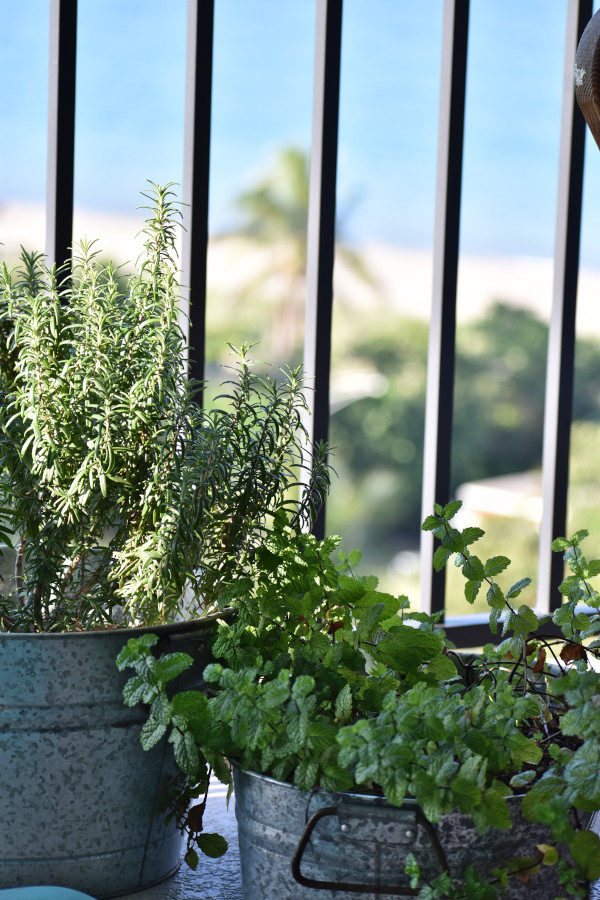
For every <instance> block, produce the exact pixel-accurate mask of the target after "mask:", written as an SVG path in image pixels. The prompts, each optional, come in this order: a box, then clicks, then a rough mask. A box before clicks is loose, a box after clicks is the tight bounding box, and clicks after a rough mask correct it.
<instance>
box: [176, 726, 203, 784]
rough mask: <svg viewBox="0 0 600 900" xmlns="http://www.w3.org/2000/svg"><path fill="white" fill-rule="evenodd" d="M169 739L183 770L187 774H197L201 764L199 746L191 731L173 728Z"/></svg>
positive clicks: (177, 761)
mask: <svg viewBox="0 0 600 900" xmlns="http://www.w3.org/2000/svg"><path fill="white" fill-rule="evenodd" d="M169 741H170V742H171V743H172V744H173V753H174V755H175V762H176V763H177V765H178V766H179V768H180V769H181V771H182V772H185V774H186V775H196V774H197V772H198V768H199V765H200V758H199V756H198V748H197V747H196V742H195V741H194V738H193V737H192V735H191V733H190V732H189V731H178V730H177V729H175V728H174V729H173V730H172V731H171V734H170V736H169Z"/></svg>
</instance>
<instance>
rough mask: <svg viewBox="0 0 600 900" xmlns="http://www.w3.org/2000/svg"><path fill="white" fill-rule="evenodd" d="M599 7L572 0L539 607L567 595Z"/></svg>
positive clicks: (551, 337)
mask: <svg viewBox="0 0 600 900" xmlns="http://www.w3.org/2000/svg"><path fill="white" fill-rule="evenodd" d="M592 11H593V2H592V0H569V5H568V10H567V33H566V45H565V70H564V85H563V101H562V123H561V139H560V158H559V181H558V201H557V216H556V238H555V249H554V284H553V297H552V314H551V317H550V332H549V336H548V364H547V373H546V399H545V412H544V449H543V464H542V499H543V512H542V523H541V528H540V550H539V569H538V599H537V607H538V610H539V611H542V612H543V611H548V610H552V609H555V608H556V607H557V606H559V605H560V603H561V600H562V597H561V595H560V594H559V592H558V585H559V584H560V582H561V581H562V579H563V561H562V555H561V554H557V553H552V552H551V550H550V544H551V542H552V540H553V539H554V538H555V537H558V536H562V535H564V533H565V528H566V519H567V491H568V481H569V447H570V430H571V417H572V408H573V375H574V363H575V318H576V303H577V279H578V274H579V244H580V231H581V206H582V193H583V164H584V148H585V120H584V118H583V116H582V115H581V112H580V111H579V109H578V108H577V104H576V102H575V91H574V87H573V67H574V64H575V53H576V50H577V44H578V43H579V38H580V37H581V34H582V32H583V29H584V28H585V26H586V25H587V22H588V20H589V19H590V17H591V15H592Z"/></svg>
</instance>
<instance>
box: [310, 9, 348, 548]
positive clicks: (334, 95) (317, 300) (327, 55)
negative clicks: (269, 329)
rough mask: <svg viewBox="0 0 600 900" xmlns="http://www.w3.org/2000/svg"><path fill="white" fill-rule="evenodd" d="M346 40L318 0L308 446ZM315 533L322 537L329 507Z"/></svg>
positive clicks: (327, 314)
mask: <svg viewBox="0 0 600 900" xmlns="http://www.w3.org/2000/svg"><path fill="white" fill-rule="evenodd" d="M341 44H342V0H317V6H316V28H315V69H314V93H313V120H312V143H311V154H310V182H309V200H308V232H307V250H306V319H305V331H304V372H305V377H306V381H307V385H308V386H309V388H310V390H309V392H308V396H307V399H308V405H309V409H310V416H309V417H308V418H307V420H306V427H307V430H308V434H309V446H312V445H313V444H314V443H315V442H318V441H325V442H326V441H327V439H328V436H329V377H330V368H331V324H332V308H333V262H334V254H335V209H336V175H337V152H338V122H339V99H340V62H341ZM304 475H306V473H304ZM313 532H314V534H315V535H316V536H317V537H319V538H321V537H323V535H324V532H325V508H322V509H321V510H320V512H319V514H318V516H317V519H316V521H315V523H314V525H313Z"/></svg>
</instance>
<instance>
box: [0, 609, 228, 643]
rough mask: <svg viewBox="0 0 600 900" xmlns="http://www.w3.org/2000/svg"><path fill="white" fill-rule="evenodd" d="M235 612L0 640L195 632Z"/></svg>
mask: <svg viewBox="0 0 600 900" xmlns="http://www.w3.org/2000/svg"><path fill="white" fill-rule="evenodd" d="M235 612H236V610H235V608H234V607H233V606H228V607H226V608H225V609H223V610H219V611H218V612H215V613H210V614H209V615H208V616H201V617H200V618H197V619H185V620H184V621H183V622H171V623H166V624H164V625H134V626H132V627H128V628H94V629H90V630H89V631H0V642H1V641H4V640H22V639H23V638H26V639H28V640H29V639H32V640H57V639H62V638H67V639H69V640H72V639H74V638H86V639H87V638H94V637H110V636H112V635H115V637H139V636H141V635H143V634H154V633H157V634H158V635H159V636H165V635H168V634H185V633H187V632H189V633H191V634H195V633H198V632H204V631H210V630H212V626H213V625H214V623H215V622H216V621H217V620H218V619H228V618H231V617H232V616H233V614H234V613H235Z"/></svg>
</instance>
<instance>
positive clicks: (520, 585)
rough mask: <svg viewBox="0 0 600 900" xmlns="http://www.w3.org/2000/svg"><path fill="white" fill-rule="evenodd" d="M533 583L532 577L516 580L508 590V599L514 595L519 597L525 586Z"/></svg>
mask: <svg viewBox="0 0 600 900" xmlns="http://www.w3.org/2000/svg"><path fill="white" fill-rule="evenodd" d="M530 584H531V578H521V579H520V581H515V583H514V584H513V585H512V586H511V587H509V589H508V590H507V592H506V597H507V599H511V598H512V597H518V596H519V594H520V593H521V591H522V590H524V588H526V587H527V586H528V585H530Z"/></svg>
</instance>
